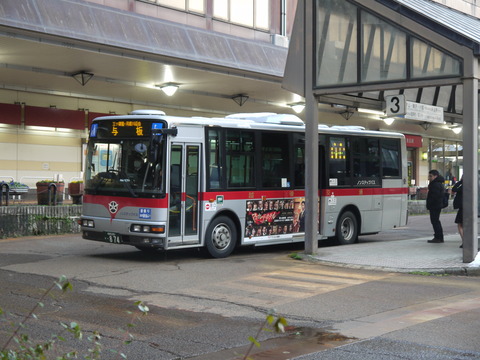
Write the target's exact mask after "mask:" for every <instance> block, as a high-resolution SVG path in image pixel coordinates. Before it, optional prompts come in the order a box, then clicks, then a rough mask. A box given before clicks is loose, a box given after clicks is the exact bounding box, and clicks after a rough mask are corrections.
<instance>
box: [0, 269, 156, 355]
mask: <svg viewBox="0 0 480 360" xmlns="http://www.w3.org/2000/svg"><path fill="white" fill-rule="evenodd" d="M55 288H58V289H60V290H61V291H62V294H63V293H65V292H67V291H69V290H72V289H73V287H72V285H71V283H70V282H69V281H68V280H67V278H66V277H65V276H61V277H60V278H59V280H58V281H55V282H54V283H53V284H52V286H50V288H48V289H46V290H45V291H44V293H43V294H42V296H41V297H40V300H39V301H38V302H37V303H36V304H35V306H34V307H33V308H32V309H31V310H30V312H29V313H28V314H26V315H25V316H24V317H23V318H22V320H21V321H20V322H19V323H18V324H15V323H13V327H12V329H13V330H12V332H11V335H10V336H9V337H8V339H7V340H6V342H5V344H3V346H2V347H1V350H0V360H46V359H55V360H68V359H77V358H81V359H86V360H99V359H100V356H101V353H102V345H101V343H100V340H101V338H102V337H101V335H100V333H99V332H98V331H94V332H93V333H92V335H90V336H88V337H87V340H88V341H89V342H90V344H91V345H90V347H89V349H88V350H87V353H86V354H79V352H78V351H76V350H73V351H70V352H67V353H63V354H61V355H57V354H56V351H57V347H58V346H57V344H58V343H59V342H67V341H68V340H67V338H66V337H65V336H64V335H68V334H70V336H71V337H72V340H73V339H77V340H82V339H83V335H84V334H83V332H82V329H81V328H80V326H79V325H78V324H77V323H76V322H74V321H72V322H70V323H69V324H65V323H60V329H61V333H60V334H59V335H57V334H54V335H51V337H50V338H49V339H48V340H47V341H44V342H39V343H36V342H34V341H33V340H32V339H31V338H30V335H29V334H28V326H27V322H28V321H29V320H38V317H37V315H36V314H35V312H36V311H37V310H38V309H39V308H42V307H44V304H43V301H44V300H45V298H46V297H47V296H51V295H53V291H54V289H55ZM134 304H135V306H136V307H137V308H138V310H140V312H141V313H142V315H147V313H148V311H149V309H148V307H147V306H146V305H144V304H143V303H142V302H141V301H137V302H135V303H134ZM127 314H131V315H132V320H131V322H130V323H128V324H127V329H126V330H125V337H124V341H123V342H122V343H123V344H125V345H128V344H130V343H131V342H132V339H133V336H132V334H131V333H130V332H129V331H128V329H129V328H131V327H133V326H135V325H134V324H133V322H134V320H135V319H136V318H137V316H136V315H133V314H132V313H131V312H127ZM0 316H2V317H3V319H1V320H2V321H7V322H8V314H7V313H6V312H5V311H4V310H3V309H2V308H0ZM110 351H112V352H114V353H117V354H118V356H119V357H120V358H123V359H126V355H125V354H124V353H122V352H119V351H117V350H115V349H110Z"/></svg>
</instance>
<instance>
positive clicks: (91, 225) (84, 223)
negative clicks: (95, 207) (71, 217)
mask: <svg viewBox="0 0 480 360" xmlns="http://www.w3.org/2000/svg"><path fill="white" fill-rule="evenodd" d="M78 225H80V226H83V227H89V228H94V227H95V222H94V221H93V220H89V219H78Z"/></svg>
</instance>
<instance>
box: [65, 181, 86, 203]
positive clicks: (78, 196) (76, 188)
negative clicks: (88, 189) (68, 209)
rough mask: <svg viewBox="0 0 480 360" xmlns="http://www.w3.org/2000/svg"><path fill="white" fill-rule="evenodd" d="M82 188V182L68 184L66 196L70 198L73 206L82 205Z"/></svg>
mask: <svg viewBox="0 0 480 360" xmlns="http://www.w3.org/2000/svg"><path fill="white" fill-rule="evenodd" d="M83 188H84V185H83V180H77V181H71V182H69V183H68V194H69V195H70V196H71V197H72V202H73V204H75V205H79V204H81V203H82V196H83Z"/></svg>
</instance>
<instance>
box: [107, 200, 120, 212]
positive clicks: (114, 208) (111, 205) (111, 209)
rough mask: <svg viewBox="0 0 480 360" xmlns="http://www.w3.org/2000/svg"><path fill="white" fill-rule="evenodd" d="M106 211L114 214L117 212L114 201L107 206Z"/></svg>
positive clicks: (116, 205)
mask: <svg viewBox="0 0 480 360" xmlns="http://www.w3.org/2000/svg"><path fill="white" fill-rule="evenodd" d="M108 210H109V211H110V212H111V213H112V214H115V213H116V212H117V211H118V204H117V202H115V201H110V203H109V204H108Z"/></svg>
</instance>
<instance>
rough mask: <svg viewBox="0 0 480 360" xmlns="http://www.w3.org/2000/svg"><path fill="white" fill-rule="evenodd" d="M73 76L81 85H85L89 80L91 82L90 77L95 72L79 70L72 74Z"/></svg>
mask: <svg viewBox="0 0 480 360" xmlns="http://www.w3.org/2000/svg"><path fill="white" fill-rule="evenodd" d="M72 77H73V78H74V79H75V80H77V82H78V83H79V84H80V85H82V86H85V85H86V84H87V82H89V81H90V79H91V78H92V77H93V74H92V73H89V72H86V71H80V72H77V73H75V74H72Z"/></svg>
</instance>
